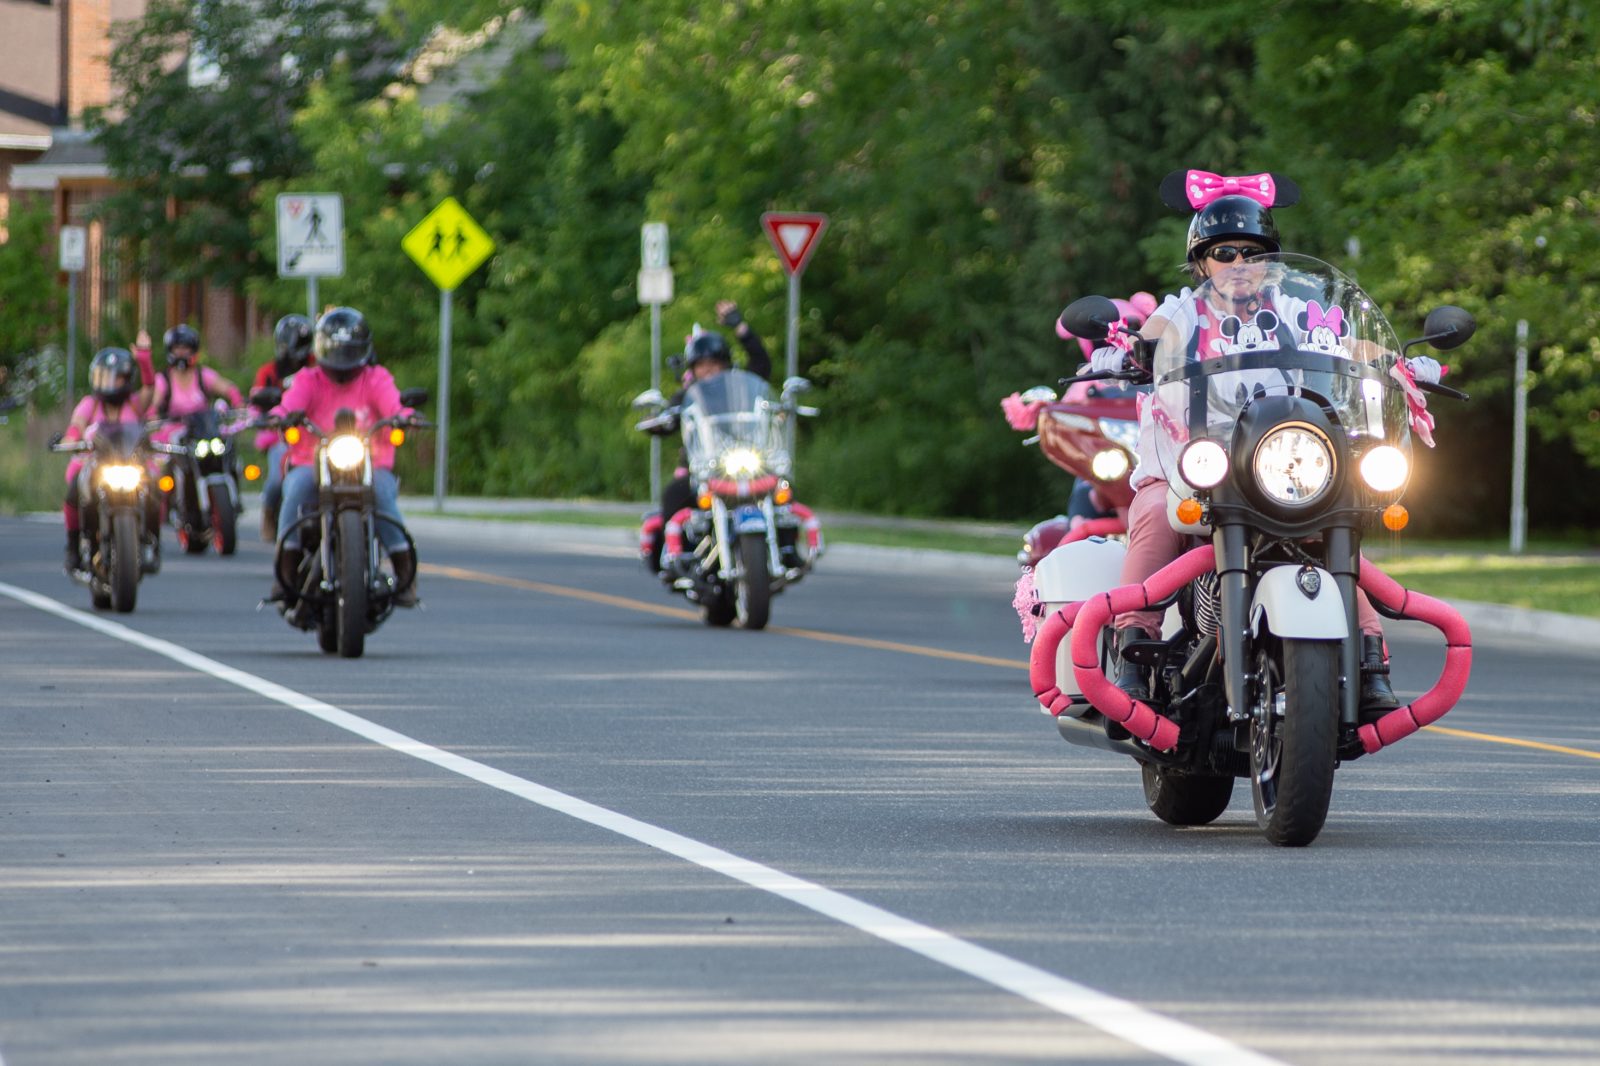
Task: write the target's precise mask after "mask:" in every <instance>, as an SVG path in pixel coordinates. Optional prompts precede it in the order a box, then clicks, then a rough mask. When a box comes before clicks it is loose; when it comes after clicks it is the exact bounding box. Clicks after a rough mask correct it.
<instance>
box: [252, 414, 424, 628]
mask: <svg viewBox="0 0 1600 1066" xmlns="http://www.w3.org/2000/svg"><path fill="white" fill-rule="evenodd" d="M280 398H281V393H280V391H279V390H277V389H261V390H258V391H257V392H256V393H255V394H254V395H252V397H251V403H252V404H254V405H255V406H257V407H262V408H271V407H273V406H275V405H276V404H277V402H278V400H279V399H280ZM427 401H428V390H426V389H407V390H405V391H404V392H402V393H401V394H400V402H401V404H402V405H403V406H405V407H408V408H411V407H419V406H421V405H423V404H425V403H427ZM254 426H255V427H256V428H262V429H278V430H282V431H283V434H284V439H285V440H287V441H288V442H289V443H290V444H295V443H297V442H298V439H299V436H298V435H299V434H302V433H309V434H311V435H312V436H314V437H315V438H317V444H316V451H315V458H314V460H313V466H314V468H315V470H316V477H317V497H316V506H315V508H314V509H312V510H310V511H308V512H306V513H304V514H302V515H301V516H300V517H299V518H298V519H295V520H294V524H293V525H292V526H290V527H288V528H286V529H284V530H282V531H281V532H280V539H279V547H278V552H277V554H276V556H275V557H274V560H273V572H274V574H275V576H276V578H277V584H278V587H279V588H280V589H281V590H282V598H281V599H279V600H277V607H278V610H279V612H280V613H281V614H282V615H283V617H284V620H285V621H287V622H288V623H289V624H290V625H292V626H294V627H296V628H298V629H305V630H311V631H314V632H315V633H316V634H317V644H318V646H319V647H321V649H322V650H323V651H324V652H327V653H329V654H334V653H337V654H338V655H340V656H341V657H343V658H346V659H356V658H360V657H361V655H362V653H363V652H364V651H365V648H366V638H367V635H368V634H369V633H371V632H373V631H374V630H376V629H377V628H378V627H379V626H380V625H382V624H383V622H384V620H385V619H387V618H388V617H389V616H390V615H391V614H393V613H394V610H395V608H396V607H397V606H398V605H399V604H400V600H401V598H402V597H403V596H404V594H405V593H407V592H409V591H410V590H411V587H412V585H413V583H414V582H415V581H416V567H415V560H416V558H417V554H416V544H415V542H413V541H412V539H411V534H410V533H409V532H407V531H406V528H405V526H404V524H402V523H401V521H400V518H399V516H398V515H392V514H382V513H380V512H379V511H378V504H377V496H376V493H375V492H374V490H373V464H372V441H373V438H374V437H375V436H376V435H377V434H380V433H382V434H387V435H389V438H390V441H391V442H392V443H394V444H399V443H400V442H401V441H402V440H403V439H404V435H405V431H406V430H407V429H427V428H431V427H432V423H430V422H426V421H424V420H423V419H421V418H419V417H417V416H416V415H414V414H413V415H396V416H394V417H391V418H385V419H381V420H379V421H377V422H375V423H373V425H372V426H371V427H369V428H368V429H367V430H366V431H364V432H363V431H362V430H361V429H360V428H359V427H358V426H357V424H356V416H355V413H354V412H352V411H350V410H348V409H345V410H341V411H339V413H338V415H337V416H336V418H335V421H334V424H333V425H332V426H331V427H327V428H323V427H319V426H317V425H315V424H313V423H312V422H311V421H310V420H308V419H307V418H306V417H305V416H304V414H303V413H301V412H291V413H290V414H288V415H283V416H269V417H266V418H263V419H260V420H258V421H257V422H255V423H254ZM281 520H282V521H285V522H287V521H290V520H291V516H289V515H287V514H286V515H283V516H282V519H281ZM380 521H381V522H383V523H386V524H390V525H393V526H394V527H396V528H398V529H399V530H400V532H401V533H402V534H404V536H405V539H406V544H407V546H408V550H409V558H410V560H411V562H412V565H411V566H409V567H408V568H406V571H407V572H397V569H396V567H395V566H394V564H393V563H392V561H391V559H390V554H389V552H388V550H387V549H386V548H385V547H384V543H383V538H382V536H381V535H380V533H379V530H378V524H379V522H380ZM291 537H294V538H296V539H298V542H299V545H300V550H299V551H298V552H290V551H287V550H285V548H284V547H283V545H284V543H285V542H286V541H288V540H290V539H291Z"/></svg>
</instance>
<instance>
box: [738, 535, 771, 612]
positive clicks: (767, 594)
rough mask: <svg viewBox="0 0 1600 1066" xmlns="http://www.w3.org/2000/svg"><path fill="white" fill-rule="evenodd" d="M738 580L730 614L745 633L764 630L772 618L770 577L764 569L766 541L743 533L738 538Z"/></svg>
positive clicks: (765, 563) (759, 536) (764, 538)
mask: <svg viewBox="0 0 1600 1066" xmlns="http://www.w3.org/2000/svg"><path fill="white" fill-rule="evenodd" d="M739 572H740V575H741V576H740V578H739V581H738V583H737V584H736V585H735V586H734V591H733V613H734V616H735V617H737V618H738V619H739V625H740V626H741V627H743V628H745V629H765V628H766V627H767V619H768V618H769V617H770V616H771V614H772V575H771V573H770V572H769V571H768V569H767V538H766V536H765V535H763V534H761V533H746V534H744V535H743V536H741V537H740V538H739Z"/></svg>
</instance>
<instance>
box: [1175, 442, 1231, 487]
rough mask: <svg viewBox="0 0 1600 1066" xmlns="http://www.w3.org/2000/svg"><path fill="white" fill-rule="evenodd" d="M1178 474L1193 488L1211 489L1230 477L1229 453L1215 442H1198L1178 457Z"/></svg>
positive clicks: (1192, 443) (1193, 443) (1191, 444)
mask: <svg viewBox="0 0 1600 1066" xmlns="http://www.w3.org/2000/svg"><path fill="white" fill-rule="evenodd" d="M1178 473H1179V475H1180V476H1182V478H1183V480H1184V481H1185V482H1186V483H1187V484H1188V485H1190V486H1191V487H1193V488H1197V489H1209V488H1211V487H1212V486H1213V485H1217V484H1219V483H1221V481H1222V479H1223V478H1225V477H1227V476H1228V453H1227V452H1226V451H1225V450H1223V447H1222V445H1220V444H1218V443H1217V442H1216V441H1214V440H1197V441H1193V442H1191V443H1190V444H1189V446H1188V447H1187V448H1185V449H1183V454H1182V455H1180V456H1178Z"/></svg>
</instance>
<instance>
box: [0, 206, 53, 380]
mask: <svg viewBox="0 0 1600 1066" xmlns="http://www.w3.org/2000/svg"><path fill="white" fill-rule="evenodd" d="M51 237H52V226H51V211H50V204H49V202H48V201H46V200H39V201H30V200H27V199H22V198H18V199H14V200H13V201H12V205H11V213H10V214H9V215H8V216H7V217H6V240H5V242H4V243H3V244H0V308H4V313H3V314H0V367H4V368H5V370H6V371H7V372H10V371H12V370H14V369H15V368H16V366H17V363H18V361H19V360H21V359H24V358H26V357H27V356H28V355H30V354H31V353H33V352H34V351H35V350H37V349H38V348H39V347H40V346H42V345H43V344H45V343H46V342H47V341H48V340H49V339H50V338H51V337H52V336H55V335H57V333H58V330H59V329H60V328H61V320H60V318H59V317H58V303H57V294H56V271H55V256H54V254H53V253H54V248H53V245H52V240H51ZM4 391H5V389H4V387H3V386H0V394H3V393H4Z"/></svg>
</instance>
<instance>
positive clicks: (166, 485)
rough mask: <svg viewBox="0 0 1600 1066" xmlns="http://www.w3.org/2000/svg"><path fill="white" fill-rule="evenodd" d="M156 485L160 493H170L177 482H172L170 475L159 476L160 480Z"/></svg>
mask: <svg viewBox="0 0 1600 1066" xmlns="http://www.w3.org/2000/svg"><path fill="white" fill-rule="evenodd" d="M156 484H158V485H160V486H161V491H162V492H171V491H172V488H173V486H174V485H176V484H177V482H176V481H174V480H172V475H171V474H162V475H161V480H160V481H158V482H156Z"/></svg>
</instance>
